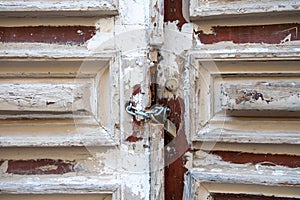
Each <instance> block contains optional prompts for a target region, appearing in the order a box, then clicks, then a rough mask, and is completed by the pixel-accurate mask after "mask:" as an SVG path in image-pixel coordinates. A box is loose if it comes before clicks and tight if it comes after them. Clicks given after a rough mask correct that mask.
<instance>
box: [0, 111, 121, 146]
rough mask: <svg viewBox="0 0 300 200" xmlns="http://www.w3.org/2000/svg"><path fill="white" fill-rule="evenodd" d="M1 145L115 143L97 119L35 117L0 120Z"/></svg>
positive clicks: (104, 144)
mask: <svg viewBox="0 0 300 200" xmlns="http://www.w3.org/2000/svg"><path fill="white" fill-rule="evenodd" d="M0 123H1V126H0V146H2V147H39V146H41V147H52V146H114V145H116V143H117V142H116V141H114V140H113V138H112V136H111V135H110V133H109V132H108V131H107V130H105V129H104V128H103V127H102V126H100V125H99V124H98V123H97V122H96V121H95V120H93V119H90V117H86V120H85V119H79V118H78V119H77V118H74V119H69V120H62V119H50V120H46V119H39V120H37V119H32V120H15V121H7V120H4V121H3V120H2V121H0Z"/></svg>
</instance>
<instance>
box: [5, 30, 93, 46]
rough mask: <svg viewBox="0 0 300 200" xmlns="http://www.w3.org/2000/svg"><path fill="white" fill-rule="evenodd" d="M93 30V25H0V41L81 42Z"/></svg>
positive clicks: (84, 40)
mask: <svg viewBox="0 0 300 200" xmlns="http://www.w3.org/2000/svg"><path fill="white" fill-rule="evenodd" d="M95 32H96V29H95V27H94V26H24V27H0V42H40V43H59V44H67V43H70V44H73V43H74V44H82V43H84V42H86V41H87V40H89V39H90V38H91V37H93V36H94V35H95Z"/></svg>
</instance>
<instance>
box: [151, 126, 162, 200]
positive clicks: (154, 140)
mask: <svg viewBox="0 0 300 200" xmlns="http://www.w3.org/2000/svg"><path fill="white" fill-rule="evenodd" d="M163 131H164V127H163V124H150V134H151V137H150V178H151V186H150V200H157V199H160V200H163V199H164V196H165V195H164V185H165V183H164V164H165V163H164V157H165V156H164V151H165V149H164V138H163V135H164V132H163Z"/></svg>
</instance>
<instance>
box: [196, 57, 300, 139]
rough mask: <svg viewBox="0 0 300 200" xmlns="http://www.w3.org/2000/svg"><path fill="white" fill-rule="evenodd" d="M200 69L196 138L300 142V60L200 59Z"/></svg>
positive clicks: (197, 87)
mask: <svg viewBox="0 0 300 200" xmlns="http://www.w3.org/2000/svg"><path fill="white" fill-rule="evenodd" d="M197 68H198V69H197V71H198V72H199V74H197V75H196V76H197V78H196V80H197V81H199V82H198V85H197V84H196V85H195V91H192V92H193V93H194V94H195V95H194V96H195V100H194V101H193V102H192V106H193V110H192V112H193V113H194V114H195V116H196V118H194V120H195V121H194V123H195V127H196V130H197V131H196V132H197V134H195V137H194V139H195V140H200V141H207V142H208V141H210V142H212V141H219V142H237V143H239V142H242V143H295V144H298V143H299V141H300V135H299V128H300V125H299V124H300V123H299V121H300V120H299V116H300V71H299V61H259V60H256V61H254V60H253V61H216V62H213V61H200V62H199V65H198V67H197ZM197 81H196V83H197Z"/></svg>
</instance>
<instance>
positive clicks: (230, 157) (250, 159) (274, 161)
mask: <svg viewBox="0 0 300 200" xmlns="http://www.w3.org/2000/svg"><path fill="white" fill-rule="evenodd" d="M211 153H212V154H215V155H218V156H220V157H221V158H222V160H224V161H226V162H231V163H235V164H245V163H252V164H257V163H262V164H264V165H271V166H272V165H282V166H286V167H291V168H297V167H300V156H296V155H278V154H254V153H242V152H230V151H213V152H211Z"/></svg>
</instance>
